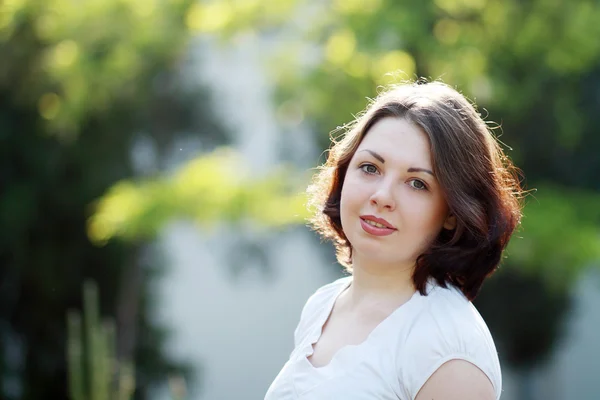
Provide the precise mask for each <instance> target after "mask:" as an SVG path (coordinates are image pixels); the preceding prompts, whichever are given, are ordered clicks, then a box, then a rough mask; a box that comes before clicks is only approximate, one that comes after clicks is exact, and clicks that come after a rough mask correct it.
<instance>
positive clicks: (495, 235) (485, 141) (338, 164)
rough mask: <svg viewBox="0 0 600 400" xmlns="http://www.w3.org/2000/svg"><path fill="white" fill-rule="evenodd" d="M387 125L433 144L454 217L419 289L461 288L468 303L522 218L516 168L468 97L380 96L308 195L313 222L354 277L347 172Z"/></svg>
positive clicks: (422, 260)
mask: <svg viewBox="0 0 600 400" xmlns="http://www.w3.org/2000/svg"><path fill="white" fill-rule="evenodd" d="M386 117H394V118H405V119H407V120H408V121H410V122H412V123H414V124H415V125H417V126H419V127H420V128H421V129H422V130H423V131H424V132H425V133H426V134H427V136H428V137H429V142H430V145H431V154H432V162H433V169H434V173H435V175H436V177H437V180H438V182H439V184H440V185H441V187H442V188H443V192H444V196H445V199H446V202H447V204H448V207H449V210H450V213H451V214H452V215H454V216H455V217H456V229H454V230H452V231H448V230H445V229H442V231H441V232H440V234H439V235H438V237H437V238H436V239H435V240H434V241H433V243H432V244H431V246H430V247H429V249H428V250H426V251H425V252H424V253H423V254H421V255H420V256H419V257H418V258H417V263H416V267H415V269H414V271H413V283H414V285H415V287H416V288H417V290H419V291H420V292H421V293H422V294H423V295H425V294H426V293H425V287H426V283H427V280H428V279H429V278H434V279H435V280H436V281H437V282H438V284H440V285H441V286H443V287H446V285H447V284H448V283H450V284H452V285H454V286H456V287H457V288H459V289H460V290H461V291H462V292H463V293H464V294H465V296H466V297H467V298H468V299H469V300H473V299H474V298H475V297H476V296H477V294H478V293H479V289H480V288H481V285H482V284H483V281H484V280H485V279H486V278H487V277H488V276H489V275H491V274H492V273H493V272H494V271H495V270H496V268H497V267H498V264H499V263H500V259H501V256H502V252H503V250H504V248H505V247H506V245H507V244H508V240H509V239H510V236H511V235H512V233H513V231H514V229H515V227H516V226H517V225H518V224H519V221H520V218H521V204H520V197H521V194H522V191H521V188H520V184H519V180H518V174H517V170H516V168H515V167H514V166H513V165H512V163H511V161H510V160H509V159H508V158H507V157H506V156H505V155H504V153H503V151H502V149H501V148H500V146H499V144H498V142H497V141H496V139H495V138H494V136H493V134H492V132H491V130H490V129H489V128H488V126H487V124H486V122H485V121H484V120H483V119H482V117H481V116H480V114H479V113H478V112H477V110H476V109H475V107H474V105H472V104H471V103H470V102H469V101H468V100H467V99H466V98H465V97H464V96H463V95H462V94H460V93H459V92H457V91H456V90H454V89H453V88H451V87H450V86H448V85H446V84H444V83H441V82H429V83H427V82H423V81H420V82H415V83H404V84H401V85H398V86H393V87H391V89H390V90H388V91H386V92H384V93H382V94H380V95H379V96H378V97H377V98H376V99H375V100H374V101H372V102H371V104H370V105H369V106H368V107H367V109H366V110H365V111H364V112H363V113H362V114H360V115H359V116H358V117H357V118H356V119H355V120H354V121H353V122H352V123H350V124H349V125H347V126H345V127H344V134H343V135H342V136H341V137H340V138H339V139H335V138H333V137H332V147H331V148H330V149H329V154H328V158H327V162H326V163H325V164H324V165H323V166H321V167H320V168H319V170H318V172H317V173H316V174H315V176H314V177H313V181H312V183H311V185H310V186H309V187H308V195H309V205H311V206H313V207H314V215H313V217H312V218H311V220H310V222H311V224H312V226H313V228H314V229H315V230H316V231H317V232H319V233H320V234H321V236H322V237H324V238H325V239H329V240H331V241H333V242H334V244H335V247H336V253H337V258H338V261H339V262H340V264H342V265H343V266H345V267H346V269H347V270H348V271H351V270H352V247H351V244H350V242H349V241H348V238H347V237H346V235H345V234H344V231H343V229H342V224H341V219H340V196H341V193H342V186H343V184H344V177H345V175H346V170H347V169H348V164H349V163H350V160H351V159H352V157H353V156H354V153H355V152H356V149H357V148H358V146H359V145H360V143H361V141H362V139H363V138H364V137H365V135H366V134H367V133H368V132H369V129H371V127H372V126H373V125H374V124H375V123H376V122H377V121H379V120H381V119H382V118H386Z"/></svg>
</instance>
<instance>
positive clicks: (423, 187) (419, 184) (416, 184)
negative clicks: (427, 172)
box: [409, 179, 427, 190]
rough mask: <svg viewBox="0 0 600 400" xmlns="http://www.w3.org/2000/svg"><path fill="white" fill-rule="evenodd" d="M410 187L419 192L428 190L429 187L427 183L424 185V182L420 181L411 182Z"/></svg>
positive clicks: (413, 180)
mask: <svg viewBox="0 0 600 400" xmlns="http://www.w3.org/2000/svg"><path fill="white" fill-rule="evenodd" d="M409 185H410V186H412V187H413V188H414V189H417V190H427V185H425V183H423V181H420V180H418V179H412V180H411V181H410V183H409Z"/></svg>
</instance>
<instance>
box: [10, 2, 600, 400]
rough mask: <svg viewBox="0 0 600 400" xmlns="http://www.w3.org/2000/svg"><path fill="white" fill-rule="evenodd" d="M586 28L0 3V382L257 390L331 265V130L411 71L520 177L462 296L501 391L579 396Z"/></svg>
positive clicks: (588, 340)
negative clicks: (486, 263) (497, 368)
mask: <svg viewBox="0 0 600 400" xmlns="http://www.w3.org/2000/svg"><path fill="white" fill-rule="evenodd" d="M599 37H600V4H599V3H598V2H593V1H584V0H571V1H566V0H562V1H561V0H529V1H519V0H432V1H429V0H428V1H423V0H228V1H226V0H212V1H210V0H206V1H192V0H87V1H80V2H73V1H68V0H0V226H1V229H0V398H1V399H7V400H17V399H19V400H34V399H42V398H43V399H48V398H51V399H67V398H71V399H73V400H79V399H93V400H104V399H111V400H112V399H117V398H118V399H127V398H130V396H132V397H133V398H135V399H149V400H167V399H184V398H185V399H207V400H213V399H262V398H263V397H264V394H265V392H266V390H267V388H268V386H269V385H270V383H271V382H272V380H273V379H274V377H275V376H276V374H277V373H278V371H279V369H280V368H281V367H282V365H283V364H284V362H285V361H286V359H287V357H288V355H289V353H290V352H291V350H292V345H293V339H292V338H293V330H294V328H295V326H296V323H297V322H298V319H299V315H300V311H301V308H302V306H303V304H304V302H305V301H306V299H307V298H308V296H309V295H310V294H312V293H313V292H314V291H315V290H316V289H317V288H318V287H319V286H321V285H323V284H325V283H327V282H330V281H332V280H334V279H336V278H337V277H339V276H341V275H342V269H341V268H340V266H339V265H338V264H336V262H335V257H334V252H333V249H332V247H331V246H330V245H329V244H323V243H321V242H320V240H319V238H317V237H316V236H315V235H314V234H313V233H312V232H310V231H309V229H308V228H307V227H306V226H305V223H304V220H305V218H306V215H307V212H306V211H305V208H304V206H303V201H304V199H303V197H302V193H303V190H304V188H305V186H306V184H307V182H308V180H309V178H310V175H311V173H312V172H313V171H312V168H314V167H315V166H316V165H318V164H319V163H320V162H323V161H324V158H323V151H324V150H325V149H326V148H327V146H328V137H329V133H330V132H331V131H332V130H334V129H335V128H336V127H337V126H340V125H343V124H344V123H346V122H348V121H350V120H351V119H352V118H353V115H355V114H356V113H358V112H359V111H361V110H362V109H363V108H364V107H365V105H366V103H367V99H368V98H373V97H375V96H376V95H377V93H378V90H380V88H381V86H382V85H386V84H389V83H393V82H398V81H400V80H402V79H407V78H408V79H414V78H415V77H421V76H422V77H427V78H429V79H438V78H439V79H442V80H443V81H445V82H446V83H449V84H450V85H453V86H455V87H458V88H459V89H460V90H461V91H462V92H463V93H464V94H465V95H467V96H468V97H469V98H470V99H472V100H474V101H475V102H476V103H477V104H478V105H479V108H480V111H481V112H482V114H483V116H485V117H486V118H487V120H490V121H495V122H496V123H497V124H499V125H500V126H501V128H499V129H496V130H495V134H496V135H498V136H499V138H500V140H501V141H502V142H503V143H504V147H505V149H506V151H507V153H508V155H509V156H510V157H511V158H512V159H513V160H514V162H515V163H516V164H517V165H518V166H519V167H520V168H521V169H522V170H523V172H524V175H525V177H526V179H525V181H524V183H525V185H526V187H527V188H529V189H536V190H535V191H532V192H531V193H530V195H529V196H528V197H527V198H526V206H525V218H524V219H523V224H522V227H521V229H520V230H519V232H518V233H517V234H516V235H515V236H514V238H513V239H512V241H511V243H510V246H509V249H508V251H507V253H506V254H507V258H506V259H505V260H504V261H503V264H502V266H501V268H500V270H499V271H498V272H497V273H496V274H495V275H494V277H493V278H492V279H490V280H489V281H488V282H487V283H486V285H485V286H484V288H483V291H482V293H481V295H480V296H479V298H478V299H477V300H476V302H475V303H476V306H477V307H478V309H479V310H480V312H481V314H482V315H483V316H484V318H485V319H486V321H487V323H488V325H489V327H490V330H491V332H492V334H493V336H494V339H495V341H496V344H497V347H498V350H499V353H500V357H501V362H502V367H503V375H504V394H503V396H502V399H503V400H538V399H539V400H541V399H544V400H567V399H569V400H570V399H580V400H593V399H598V398H600V395H599V394H598V393H600V343H599V340H598V339H599V336H598V331H599V330H600V311H598V310H599V309H600V272H599V268H598V267H599V266H600V229H599V228H600V134H599V130H600V120H599V119H598V113H599V111H600V41H599V40H598V38H599Z"/></svg>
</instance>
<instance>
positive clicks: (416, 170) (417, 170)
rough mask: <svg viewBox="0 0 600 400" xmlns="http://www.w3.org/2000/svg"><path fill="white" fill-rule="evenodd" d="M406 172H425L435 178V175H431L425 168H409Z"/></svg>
mask: <svg viewBox="0 0 600 400" xmlns="http://www.w3.org/2000/svg"><path fill="white" fill-rule="evenodd" d="M408 172H425V173H427V174H429V175H431V176H433V177H434V178H435V175H434V174H433V172H432V171H430V170H428V169H425V168H409V169H408Z"/></svg>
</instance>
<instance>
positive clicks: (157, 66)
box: [0, 0, 222, 400]
mask: <svg viewBox="0 0 600 400" xmlns="http://www.w3.org/2000/svg"><path fill="white" fill-rule="evenodd" d="M190 4H191V1H187V0H182V1H179V0H172V1H159V0H156V1H116V0H115V1H106V0H90V1H86V2H84V3H82V4H80V3H77V2H68V1H62V0H44V1H41V0H39V1H38V0H29V1H25V0H24V1H14V0H10V1H3V2H1V3H0V54H1V56H0V143H1V144H0V224H1V226H2V228H3V229H2V231H1V232H0V277H1V278H0V282H1V284H2V290H0V304H1V306H0V321H1V323H0V338H2V346H1V347H0V351H1V352H2V353H1V354H0V374H1V376H2V378H3V379H2V384H1V385H3V386H1V387H0V397H2V398H4V399H24V400H29V399H39V398H66V396H67V392H66V388H67V385H66V363H65V356H64V355H65V343H66V331H65V324H64V315H65V312H66V310H67V309H69V308H81V296H80V288H81V283H82V282H83V280H84V279H86V278H91V279H94V280H95V281H96V282H98V285H99V288H100V291H101V292H102V294H103V296H102V302H101V304H100V308H101V310H102V314H104V315H112V316H115V317H116V321H117V325H118V330H117V331H118V332H120V333H119V337H118V338H117V339H118V355H119V357H121V358H130V359H135V361H136V364H138V366H139V367H138V368H137V369H136V371H137V375H138V376H137V382H138V383H139V386H138V391H137V397H138V398H143V397H144V392H145V390H146V387H147V386H148V384H150V383H152V382H153V381H155V380H156V379H158V378H159V377H164V378H166V377H167V374H168V373H169V372H171V371H173V370H175V369H179V368H180V367H181V366H180V365H178V364H177V363H175V362H174V360H170V359H169V358H168V357H167V356H166V355H165V354H164V353H163V352H162V349H161V346H160V344H161V343H162V338H163V337H164V331H165V330H164V328H162V327H158V326H156V325H155V324H154V323H152V322H150V320H149V318H148V309H149V307H150V305H151V297H150V296H149V295H148V293H147V285H148V283H149V280H150V279H151V277H152V275H153V274H154V272H152V271H153V270H155V269H156V268H158V267H161V265H156V262H154V264H153V265H146V264H148V263H147V262H146V261H144V259H143V258H141V257H140V254H143V253H146V252H147V251H148V248H147V245H145V244H144V243H143V242H140V241H137V242H135V243H118V242H113V243H109V244H107V245H106V246H104V247H98V246H95V245H93V244H92V243H91V242H90V240H89V238H88V236H87V225H88V218H89V216H90V215H91V211H92V210H91V208H90V204H91V203H92V202H93V201H94V200H95V199H97V198H98V197H100V196H101V195H102V194H103V193H104V192H105V191H106V190H107V189H108V188H109V187H110V186H111V185H112V184H113V183H114V182H117V181H119V180H121V179H126V178H130V177H132V176H133V175H134V171H133V169H132V166H131V157H130V153H131V146H132V144H133V143H134V141H135V140H136V137H137V135H138V133H139V132H145V133H146V134H147V135H148V136H149V137H151V138H152V139H153V140H154V141H156V143H158V145H157V147H158V148H159V149H162V148H164V147H166V146H164V144H165V143H168V141H169V140H171V139H170V137H171V136H172V135H173V132H177V131H180V130H183V128H185V130H186V131H191V132H194V131H198V127H199V126H204V127H208V128H209V129H210V130H211V132H213V134H212V135H213V136H212V137H211V136H210V135H207V142H209V143H211V142H213V143H216V144H218V143H220V142H221V140H220V139H219V137H221V136H222V135H220V129H219V128H218V126H217V125H216V124H215V121H213V120H211V119H210V118H208V117H207V115H209V113H208V112H207V113H206V114H202V113H199V112H198V109H196V108H195V107H193V105H197V104H198V101H199V100H202V99H206V96H205V94H203V93H191V92H190V91H189V90H183V88H182V86H181V83H180V82H179V81H178V79H177V76H176V75H177V65H178V64H179V63H180V62H181V58H182V55H184V54H185V50H186V46H187V43H188V39H189V31H188V28H187V25H186V24H185V20H186V16H187V13H188V11H189V8H190ZM198 96H201V97H198ZM205 109H206V108H205Z"/></svg>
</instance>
